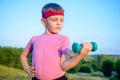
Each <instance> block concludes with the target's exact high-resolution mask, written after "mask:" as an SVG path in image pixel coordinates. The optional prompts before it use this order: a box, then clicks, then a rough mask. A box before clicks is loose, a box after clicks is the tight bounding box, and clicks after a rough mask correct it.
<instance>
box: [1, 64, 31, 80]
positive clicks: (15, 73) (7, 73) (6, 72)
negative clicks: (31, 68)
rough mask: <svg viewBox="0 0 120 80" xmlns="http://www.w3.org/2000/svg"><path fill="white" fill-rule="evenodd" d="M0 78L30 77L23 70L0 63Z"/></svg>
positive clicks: (26, 79) (25, 79)
mask: <svg viewBox="0 0 120 80" xmlns="http://www.w3.org/2000/svg"><path fill="white" fill-rule="evenodd" d="M0 80H30V77H29V76H28V75H27V74H26V73H25V72H24V71H23V70H20V69H15V68H11V67H6V66H3V65H0Z"/></svg>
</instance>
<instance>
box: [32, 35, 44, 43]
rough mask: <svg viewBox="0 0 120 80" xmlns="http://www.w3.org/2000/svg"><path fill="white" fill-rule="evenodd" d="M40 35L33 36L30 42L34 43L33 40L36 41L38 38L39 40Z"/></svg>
mask: <svg viewBox="0 0 120 80" xmlns="http://www.w3.org/2000/svg"><path fill="white" fill-rule="evenodd" d="M41 36H42V35H34V36H32V38H31V41H32V43H33V42H34V41H35V40H37V39H38V38H40V37H41Z"/></svg>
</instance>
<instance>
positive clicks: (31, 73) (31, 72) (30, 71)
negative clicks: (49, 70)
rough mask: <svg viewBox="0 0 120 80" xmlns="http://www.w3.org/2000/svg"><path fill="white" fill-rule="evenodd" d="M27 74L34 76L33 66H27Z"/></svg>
mask: <svg viewBox="0 0 120 80" xmlns="http://www.w3.org/2000/svg"><path fill="white" fill-rule="evenodd" d="M28 75H29V76H31V77H35V75H36V73H35V68H34V67H29V71H28Z"/></svg>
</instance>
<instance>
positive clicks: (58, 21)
mask: <svg viewBox="0 0 120 80" xmlns="http://www.w3.org/2000/svg"><path fill="white" fill-rule="evenodd" d="M44 23H45V27H46V33H49V34H57V33H59V32H60V30H61V29H62V27H63V23H64V16H62V15H55V16H50V17H48V18H47V19H44Z"/></svg>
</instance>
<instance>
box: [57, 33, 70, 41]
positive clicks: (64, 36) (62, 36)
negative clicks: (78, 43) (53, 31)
mask: <svg viewBox="0 0 120 80" xmlns="http://www.w3.org/2000/svg"><path fill="white" fill-rule="evenodd" d="M59 36H60V37H61V38H63V39H68V40H69V37H68V36H67V35H62V34H59Z"/></svg>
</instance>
